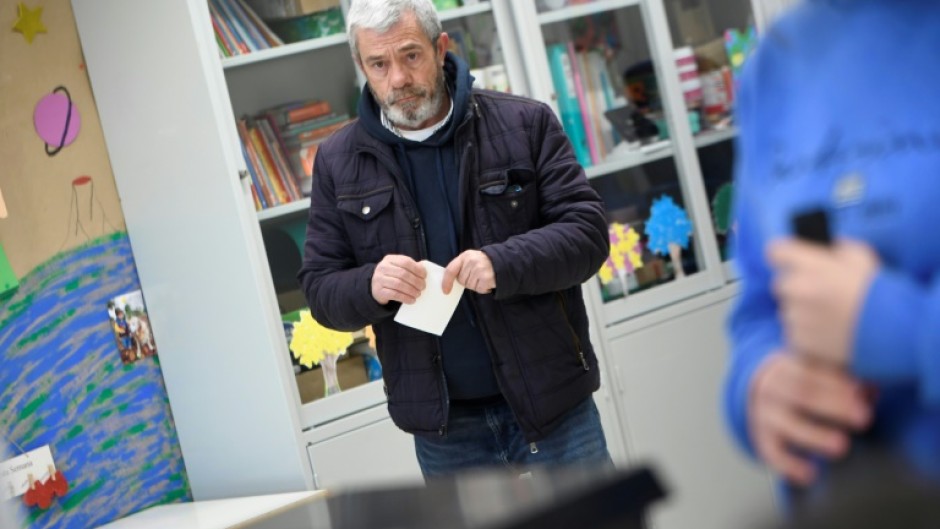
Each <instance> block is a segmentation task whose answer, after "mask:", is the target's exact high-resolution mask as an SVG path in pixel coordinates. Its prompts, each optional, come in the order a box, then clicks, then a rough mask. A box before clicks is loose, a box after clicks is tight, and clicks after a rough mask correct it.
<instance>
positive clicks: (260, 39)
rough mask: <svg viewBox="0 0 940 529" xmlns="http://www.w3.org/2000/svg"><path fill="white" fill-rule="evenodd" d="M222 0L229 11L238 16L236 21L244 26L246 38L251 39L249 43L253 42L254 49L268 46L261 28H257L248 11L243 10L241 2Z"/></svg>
mask: <svg viewBox="0 0 940 529" xmlns="http://www.w3.org/2000/svg"><path fill="white" fill-rule="evenodd" d="M222 2H225V3H227V4H228V5H229V8H230V9H231V11H232V12H233V13H234V14H235V16H236V17H237V18H238V22H239V23H240V24H241V25H242V27H243V28H245V33H246V34H247V35H248V38H249V39H251V43H252V44H254V47H255V49H258V50H263V49H267V48H269V47H270V46H269V45H268V41H267V40H266V39H265V38H264V35H262V34H261V30H259V29H258V25H257V24H255V21H254V20H252V18H251V17H250V16H248V12H247V11H245V9H244V6H243V5H242V4H241V3H239V2H238V1H237V0H222Z"/></svg>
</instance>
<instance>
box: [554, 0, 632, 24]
mask: <svg viewBox="0 0 940 529" xmlns="http://www.w3.org/2000/svg"><path fill="white" fill-rule="evenodd" d="M639 4H640V0H598V1H596V2H591V3H588V4H578V5H574V6H570V7H564V8H562V9H555V10H553V11H548V12H545V13H542V14H540V15H539V16H538V20H539V24H541V25H543V26H544V25H546V24H553V23H555V22H564V21H566V20H571V19H574V18H580V17H586V16H589V15H593V14H595V13H603V12H604V11H613V10H615V9H622V8H624V7H632V6H635V5H639Z"/></svg>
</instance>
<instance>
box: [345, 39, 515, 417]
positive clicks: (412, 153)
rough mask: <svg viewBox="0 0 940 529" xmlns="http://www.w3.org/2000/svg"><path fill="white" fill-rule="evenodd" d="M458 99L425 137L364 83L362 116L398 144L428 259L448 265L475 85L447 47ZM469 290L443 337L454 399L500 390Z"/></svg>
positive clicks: (453, 251)
mask: <svg viewBox="0 0 940 529" xmlns="http://www.w3.org/2000/svg"><path fill="white" fill-rule="evenodd" d="M444 73H445V78H446V83H447V88H448V90H449V92H450V94H451V97H452V98H453V101H454V111H453V114H452V115H451V118H450V120H449V121H448V123H446V124H445V125H444V126H443V127H441V129H440V130H438V131H437V132H436V133H434V135H433V136H431V137H430V138H428V139H427V140H425V141H423V142H415V141H411V140H408V139H405V138H402V137H399V136H398V135H396V134H394V133H393V132H392V131H390V130H388V129H387V128H385V127H384V126H383V125H382V121H381V115H380V112H381V110H380V109H379V106H378V105H377V104H376V102H375V99H374V98H373V97H372V93H371V92H370V91H369V90H368V89H365V90H363V97H362V98H361V99H360V100H359V120H360V122H361V123H362V125H363V126H364V127H365V128H366V130H367V131H368V132H369V134H370V135H371V136H373V137H374V138H375V139H377V140H379V141H381V142H382V143H385V144H387V145H390V146H392V147H393V148H394V150H395V155H396V159H397V161H398V165H399V166H401V169H402V173H403V174H404V175H405V180H406V183H407V184H408V187H409V190H410V191H411V194H412V196H413V197H414V199H415V202H416V204H417V206H418V211H419V214H420V215H421V224H422V226H423V232H424V236H425V241H426V244H427V248H426V250H427V256H428V260H429V261H431V262H433V263H436V264H439V265H441V266H447V264H448V263H450V262H451V261H452V260H453V259H454V258H455V257H457V255H459V253H460V244H459V241H458V234H459V233H460V225H461V204H460V200H459V196H460V192H459V190H460V182H459V171H458V168H457V155H456V150H455V149H454V133H455V131H456V130H457V128H458V127H459V126H460V123H461V122H462V121H463V117H464V116H465V115H466V113H467V109H468V107H469V104H470V88H471V86H472V85H473V77H471V75H470V72H469V69H468V68H467V65H466V63H464V62H463V61H462V60H460V59H459V58H457V57H456V56H454V55H451V54H449V53H448V55H447V58H446V60H445V64H444ZM469 295H470V294H467V295H465V296H464V297H463V299H461V301H460V306H459V307H458V308H457V310H456V311H455V312H454V316H453V318H452V319H451V321H450V323H448V325H447V328H446V329H445V330H444V334H443V335H442V336H441V338H440V343H441V350H442V357H443V364H444V374H445V376H446V378H447V389H448V393H449V395H450V398H451V399H477V398H483V397H490V396H494V395H498V394H499V387H498V386H497V384H496V377H495V375H494V374H493V367H492V362H491V360H490V355H489V351H488V350H487V348H486V343H485V342H484V340H483V334H482V333H481V332H480V329H479V328H478V327H477V325H476V322H475V318H474V316H473V310H472V307H471V306H470V303H469V300H468V298H467V296H469Z"/></svg>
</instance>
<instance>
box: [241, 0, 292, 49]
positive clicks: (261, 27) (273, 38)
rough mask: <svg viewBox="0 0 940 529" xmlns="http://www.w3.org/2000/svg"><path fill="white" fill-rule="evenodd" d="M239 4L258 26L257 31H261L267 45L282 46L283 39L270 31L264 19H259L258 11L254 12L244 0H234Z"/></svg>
mask: <svg viewBox="0 0 940 529" xmlns="http://www.w3.org/2000/svg"><path fill="white" fill-rule="evenodd" d="M236 1H237V2H238V4H239V5H240V6H241V8H242V10H243V11H244V12H245V13H246V14H247V15H248V18H250V19H251V22H252V23H253V24H254V25H255V27H256V28H258V31H260V32H261V35H262V36H263V38H264V40H265V41H266V42H267V43H268V46H269V47H274V46H283V45H284V41H283V40H281V38H280V37H278V36H277V34H276V33H274V32H273V31H271V28H269V27H268V25H267V24H265V22H264V20H261V17H259V16H258V13H255V10H254V9H252V8H251V6H249V5H248V4H247V3H246V2H245V1H244V0H236Z"/></svg>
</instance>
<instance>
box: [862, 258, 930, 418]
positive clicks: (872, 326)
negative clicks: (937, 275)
mask: <svg viewBox="0 0 940 529" xmlns="http://www.w3.org/2000/svg"><path fill="white" fill-rule="evenodd" d="M937 322H940V284H938V282H937V281H934V282H933V283H932V284H930V285H924V284H921V283H918V282H916V281H915V280H913V279H911V278H910V277H908V276H907V275H904V274H901V273H898V272H896V271H894V270H890V269H883V270H882V271H881V272H879V273H878V275H877V276H876V277H875V279H874V281H873V282H872V284H871V286H870V287H869V291H868V295H867V296H866V300H865V303H864V305H863V307H862V311H861V313H860V314H859V318H858V323H857V324H856V327H855V341H854V343H855V346H854V351H853V356H852V366H851V367H852V370H853V372H854V373H855V374H856V375H858V376H859V377H860V378H862V379H864V380H869V381H873V382H876V383H888V384H890V383H894V382H915V383H916V384H917V386H918V388H919V390H920V395H921V398H922V399H923V401H924V403H925V404H926V405H928V406H932V407H936V406H940V325H937Z"/></svg>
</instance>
